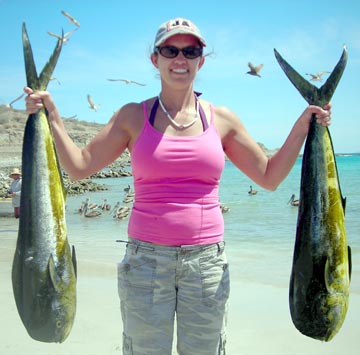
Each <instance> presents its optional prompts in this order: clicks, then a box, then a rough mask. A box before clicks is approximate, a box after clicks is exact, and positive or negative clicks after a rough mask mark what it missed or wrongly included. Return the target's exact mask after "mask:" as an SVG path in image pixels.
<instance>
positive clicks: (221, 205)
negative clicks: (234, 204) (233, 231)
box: [220, 203, 230, 213]
mask: <svg viewBox="0 0 360 355" xmlns="http://www.w3.org/2000/svg"><path fill="white" fill-rule="evenodd" d="M220 209H221V212H222V213H226V212H228V211H230V207H228V206H225V205H224V204H222V203H221V204H220Z"/></svg>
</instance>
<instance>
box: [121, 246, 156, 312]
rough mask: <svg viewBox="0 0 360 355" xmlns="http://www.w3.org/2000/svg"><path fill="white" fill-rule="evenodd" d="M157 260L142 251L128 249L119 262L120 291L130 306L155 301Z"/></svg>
mask: <svg viewBox="0 0 360 355" xmlns="http://www.w3.org/2000/svg"><path fill="white" fill-rule="evenodd" d="M155 273H156V260H155V259H153V258H151V257H149V256H146V255H143V254H141V253H134V254H133V253H132V252H131V251H130V252H129V251H127V252H126V254H125V257H124V259H123V261H122V262H121V263H119V264H118V293H119V297H120V300H121V301H123V302H125V303H126V305H127V306H128V307H130V308H135V309H136V308H142V307H143V306H144V305H150V304H152V303H153V296H154V278H155Z"/></svg>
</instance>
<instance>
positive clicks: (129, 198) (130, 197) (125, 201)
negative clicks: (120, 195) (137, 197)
mask: <svg viewBox="0 0 360 355" xmlns="http://www.w3.org/2000/svg"><path fill="white" fill-rule="evenodd" d="M133 201H134V196H129V195H126V196H125V197H124V199H123V202H124V203H131V202H133Z"/></svg>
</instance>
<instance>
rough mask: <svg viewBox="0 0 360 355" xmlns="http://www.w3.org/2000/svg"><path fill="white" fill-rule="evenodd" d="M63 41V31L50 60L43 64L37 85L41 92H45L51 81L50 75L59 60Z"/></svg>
mask: <svg viewBox="0 0 360 355" xmlns="http://www.w3.org/2000/svg"><path fill="white" fill-rule="evenodd" d="M63 39H64V31H62V37H61V38H59V39H58V41H57V43H56V46H55V48H54V51H53V53H52V54H51V57H50V59H49V60H48V62H47V63H46V64H45V66H44V68H43V70H42V71H41V73H40V76H39V85H40V89H41V90H45V89H46V87H47V85H48V84H49V81H50V79H51V76H52V73H53V71H54V69H55V66H56V63H57V61H58V59H59V56H60V52H61V48H62V45H63Z"/></svg>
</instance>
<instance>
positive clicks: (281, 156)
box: [215, 104, 331, 190]
mask: <svg viewBox="0 0 360 355" xmlns="http://www.w3.org/2000/svg"><path fill="white" fill-rule="evenodd" d="M215 112H216V122H217V127H218V130H219V132H220V134H221V136H222V143H223V148H224V151H225V153H226V155H227V156H228V158H229V159H230V160H231V161H232V162H233V163H234V164H235V165H236V166H237V167H238V168H239V169H240V170H242V171H243V172H244V173H245V174H246V175H247V176H248V177H249V178H250V179H252V180H253V181H254V182H255V183H256V184H258V185H259V186H261V187H263V188H265V189H268V190H275V189H276V188H277V187H278V185H279V184H280V183H281V182H282V181H283V180H284V179H285V178H286V176H287V175H288V174H289V172H290V170H291V169H292V167H293V165H294V163H295V161H296V159H297V157H298V156H299V153H300V150H301V147H302V146H303V144H304V141H305V139H306V136H307V134H308V131H309V126H310V121H311V117H312V115H313V114H315V115H316V117H317V122H318V124H321V125H323V126H328V125H329V124H330V117H331V104H328V105H326V106H324V108H320V107H318V106H313V105H310V106H308V107H307V108H306V109H305V111H304V112H303V113H302V114H301V116H300V117H299V118H298V119H297V121H296V122H295V124H294V126H293V128H292V129H291V131H290V133H289V135H288V137H287V139H286V140H285V142H284V144H283V145H282V147H281V148H280V149H279V150H278V151H277V152H276V153H275V154H274V155H273V156H272V157H271V158H268V157H267V156H266V155H265V153H264V152H263V151H262V149H261V148H260V147H259V145H258V144H257V143H256V142H255V140H254V139H253V138H252V137H251V136H250V135H249V134H248V132H247V131H246V129H245V127H244V125H243V124H242V123H241V121H240V120H239V118H238V117H237V116H236V115H235V114H234V113H233V112H231V111H229V110H228V109H226V108H216V110H215Z"/></svg>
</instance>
